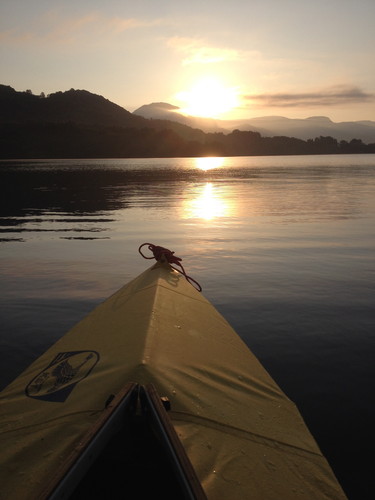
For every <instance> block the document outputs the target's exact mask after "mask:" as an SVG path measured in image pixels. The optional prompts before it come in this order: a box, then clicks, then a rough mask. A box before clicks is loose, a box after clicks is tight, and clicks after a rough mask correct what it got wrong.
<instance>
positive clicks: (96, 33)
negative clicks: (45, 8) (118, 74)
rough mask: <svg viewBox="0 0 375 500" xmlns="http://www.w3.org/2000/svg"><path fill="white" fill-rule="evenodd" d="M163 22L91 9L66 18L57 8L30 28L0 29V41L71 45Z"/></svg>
mask: <svg viewBox="0 0 375 500" xmlns="http://www.w3.org/2000/svg"><path fill="white" fill-rule="evenodd" d="M161 22H162V21H161V20H159V19H153V20H144V19H134V18H121V17H105V16H103V15H101V14H100V13H98V12H91V13H89V14H86V15H84V16H81V17H70V18H69V17H65V18H64V17H63V16H62V15H61V12H60V11H59V10H58V9H56V10H50V11H49V12H47V13H46V14H44V16H42V17H41V18H39V19H38V20H36V21H34V22H32V21H30V23H29V25H28V27H27V28H26V29H23V27H19V28H13V29H8V30H4V31H2V32H0V42H2V43H8V44H14V45H24V44H25V43H27V44H36V45H37V44H50V43H53V44H58V45H67V44H72V43H76V42H82V41H83V40H85V39H90V40H97V39H98V38H99V39H101V40H103V38H104V39H107V38H109V37H113V36H117V35H121V34H122V33H124V32H126V31H129V30H132V29H136V28H143V27H150V26H155V25H159V24H161Z"/></svg>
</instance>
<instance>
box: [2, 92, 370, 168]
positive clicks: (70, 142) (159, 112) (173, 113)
mask: <svg viewBox="0 0 375 500" xmlns="http://www.w3.org/2000/svg"><path fill="white" fill-rule="evenodd" d="M137 111H138V113H142V114H143V115H145V116H140V115H139V114H137V113H130V112H129V111H127V110H126V109H124V108H122V107H121V106H118V105H117V104H114V103H112V102H111V101H109V100H107V99H105V98H104V97H102V96H100V95H95V94H92V93H90V92H88V91H86V90H74V89H71V90H68V91H66V92H56V93H54V94H50V95H48V96H47V97H46V96H45V95H44V94H41V95H40V96H35V95H33V94H32V93H31V91H26V92H17V91H15V90H14V89H13V88H12V87H9V86H5V85H0V158H134V157H138V158H139V157H142V158H146V157H178V156H189V157H191V156H239V155H240V156H249V155H253V156H254V155H285V154H287V155H290V154H338V153H375V140H374V139H375V138H374V137H372V139H371V140H372V141H373V143H372V144H365V143H364V142H363V141H362V138H353V139H352V137H353V136H350V139H349V141H340V142H338V141H337V140H336V139H335V138H334V137H333V135H334V132H333V131H334V130H337V128H335V127H339V126H341V128H342V130H343V131H344V132H347V130H353V129H352V128H349V129H347V130H346V129H345V127H346V125H345V124H334V123H333V122H331V120H329V119H328V118H310V119H308V120H301V121H298V120H287V119H286V118H279V117H275V118H273V117H268V118H259V119H256V120H253V121H252V123H250V124H249V122H246V123H245V124H241V123H238V122H237V123H234V122H230V123H229V122H224V121H221V122H220V121H215V120H210V119H204V118H195V117H186V116H183V115H182V113H180V112H179V108H177V107H176V106H172V105H170V104H167V103H156V104H152V105H147V106H143V107H142V108H139V109H138V110H137ZM178 120H179V121H178ZM296 122H298V123H296ZM224 125H225V126H228V125H231V126H232V128H233V127H235V129H234V130H232V131H231V129H230V128H228V129H225V128H224ZM242 125H243V126H242ZM355 125H356V126H357V129H356V130H357V131H359V130H360V129H359V128H358V126H362V129H361V130H362V131H363V130H367V129H371V130H375V129H374V128H373V122H361V123H360V122H355ZM240 127H241V128H242V130H240ZM272 127H274V128H272ZM293 127H294V128H293ZM309 127H310V128H309ZM202 129H206V132H204V131H203V130H202ZM302 130H303V131H304V133H305V134H307V137H308V138H309V139H308V140H305V139H299V138H296V137H295V136H296V135H297V132H298V133H301V131H302ZM260 132H261V133H260ZM288 133H290V135H292V136H293V135H294V137H288V136H287V135H288ZM342 133H343V132H342ZM341 137H343V136H342V135H341ZM357 137H359V136H358V135H357ZM362 137H363V136H362Z"/></svg>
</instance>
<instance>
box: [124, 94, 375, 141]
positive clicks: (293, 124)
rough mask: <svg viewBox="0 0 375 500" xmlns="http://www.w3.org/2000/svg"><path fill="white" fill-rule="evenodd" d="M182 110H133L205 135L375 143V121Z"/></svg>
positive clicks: (164, 106) (165, 105) (148, 106)
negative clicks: (234, 116) (235, 116)
mask: <svg viewBox="0 0 375 500" xmlns="http://www.w3.org/2000/svg"><path fill="white" fill-rule="evenodd" d="M178 110H179V108H178V107H176V106H172V105H171V104H168V103H151V104H146V105H143V106H141V107H140V108H138V109H136V110H135V111H133V114H135V115H137V116H143V117H145V118H154V119H155V118H163V119H164V120H167V119H169V120H173V121H176V122H179V123H184V124H185V125H188V126H190V127H196V128H200V129H202V130H203V131H205V132H224V133H229V132H231V131H232V130H234V129H238V130H241V131H252V132H259V133H260V134H262V136H264V137H275V136H287V137H295V138H297V139H303V140H308V139H313V138H315V137H320V136H331V137H333V138H334V139H336V140H338V141H342V140H345V141H350V140H351V139H353V138H355V139H360V140H362V141H363V142H365V143H373V142H375V122H374V121H370V120H366V121H365V120H364V121H357V122H339V123H335V122H333V121H332V120H330V119H329V118H327V117H326V116H312V117H309V118H305V119H291V118H285V117H283V116H264V117H259V118H249V119H246V120H213V119H209V118H199V117H194V116H185V115H183V114H181V113H179V111H178Z"/></svg>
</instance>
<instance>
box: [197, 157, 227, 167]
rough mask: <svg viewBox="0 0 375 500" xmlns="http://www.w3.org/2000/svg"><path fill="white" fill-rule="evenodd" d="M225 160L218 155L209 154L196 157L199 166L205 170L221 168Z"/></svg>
mask: <svg viewBox="0 0 375 500" xmlns="http://www.w3.org/2000/svg"><path fill="white" fill-rule="evenodd" d="M224 162H225V158H221V157H218V156H207V157H201V158H196V159H195V163H196V166H197V168H198V169H200V170H204V171H207V170H212V169H213V168H220V167H222V166H223V165H224Z"/></svg>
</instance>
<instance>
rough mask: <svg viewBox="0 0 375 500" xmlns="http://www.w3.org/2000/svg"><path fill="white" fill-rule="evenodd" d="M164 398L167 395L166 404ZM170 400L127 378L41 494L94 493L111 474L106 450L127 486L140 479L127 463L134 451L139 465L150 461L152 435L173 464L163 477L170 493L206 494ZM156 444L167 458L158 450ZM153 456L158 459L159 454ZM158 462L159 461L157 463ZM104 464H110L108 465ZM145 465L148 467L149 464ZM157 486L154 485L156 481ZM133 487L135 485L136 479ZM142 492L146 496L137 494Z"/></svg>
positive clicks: (201, 497) (195, 499) (194, 497)
mask: <svg viewBox="0 0 375 500" xmlns="http://www.w3.org/2000/svg"><path fill="white" fill-rule="evenodd" d="M163 399H164V400H165V401H164V402H165V404H164V405H163V402H162V401H163ZM168 405H169V401H168V400H166V398H161V397H160V396H159V395H158V393H157V391H156V389H155V387H154V386H153V385H151V384H150V385H147V386H141V385H139V384H136V383H129V384H127V385H126V386H125V387H124V388H123V389H122V390H121V391H120V392H119V393H118V394H117V395H116V396H115V397H114V396H110V397H109V398H108V400H107V403H106V406H105V410H104V411H103V412H102V414H101V416H100V417H99V419H98V420H97V421H96V422H95V423H94V424H93V425H92V427H91V428H90V429H89V430H88V431H87V433H86V434H85V436H84V437H83V438H82V439H81V440H80V442H79V443H78V444H77V446H76V447H75V448H74V450H73V451H72V452H71V454H70V455H69V456H68V457H67V458H66V460H65V461H64V462H63V464H62V465H61V467H60V468H59V469H58V470H57V471H56V473H55V474H54V475H53V477H51V478H50V480H49V482H48V483H47V484H46V486H45V488H44V490H43V492H42V495H41V496H40V497H39V498H38V500H40V499H48V500H62V499H64V500H65V499H68V498H72V499H75V498H80V499H81V498H86V494H87V498H91V497H92V494H89V490H90V489H93V491H94V492H95V491H96V489H97V488H98V486H99V487H100V488H102V487H104V489H106V483H105V482H106V481H107V480H108V478H107V474H105V473H104V470H105V469H104V467H103V463H105V461H104V462H103V459H102V457H103V456H104V457H105V456H106V455H107V456H109V457H110V461H109V468H112V465H111V463H114V461H117V466H119V467H120V470H121V479H122V480H123V482H124V484H125V483H126V484H127V488H126V489H127V490H128V488H129V484H133V482H135V483H137V480H139V478H137V477H136V475H134V474H132V472H131V467H129V463H132V462H133V457H134V461H137V462H138V463H139V465H138V466H139V468H140V469H142V468H143V463H142V460H143V459H144V460H145V462H147V460H149V458H150V457H149V456H148V455H149V453H148V450H147V448H148V444H150V449H151V448H152V447H153V450H154V451H153V453H154V454H155V444H152V443H151V441H156V442H157V448H156V457H157V462H159V461H160V463H162V462H163V460H164V462H165V463H166V464H169V465H167V466H165V465H164V467H168V468H169V469H170V473H168V472H167V473H166V476H165V477H166V478H168V479H167V481H168V483H167V484H165V483H163V488H164V486H165V488H167V489H170V492H171V494H172V491H177V492H178V498H181V499H186V500H205V499H207V497H206V495H205V493H204V490H203V488H202V486H201V484H200V482H199V480H198V478H197V476H196V473H195V471H194V468H193V466H192V464H191V462H190V460H189V458H188V456H187V454H186V452H185V449H184V447H183V445H182V443H181V441H180V439H179V438H178V436H177V433H176V431H175V429H174V427H173V424H172V422H171V420H170V418H169V416H168V413H167V409H166V407H168ZM137 436H138V437H137ZM141 441H144V442H145V443H146V450H145V452H140V451H139V450H138V448H139V446H138V443H139V442H141ZM132 442H133V446H134V442H135V443H136V444H135V448H137V449H135V450H134V455H133V454H132V452H131V451H130V450H131V447H132V446H131V443H132ZM111 443H112V445H111ZM113 443H116V444H115V447H113ZM116 447H117V449H116ZM158 449H159V450H160V452H161V454H163V455H164V456H165V458H164V456H163V457H161V456H159V454H158V453H159V452H158V451H157V450H158ZM150 455H151V453H150ZM139 457H141V459H139ZM154 457H155V456H154ZM159 459H160V460H159ZM101 460H102V461H101ZM104 460H105V459H104ZM129 460H130V462H129ZM151 460H154V462H155V459H151ZM154 462H153V463H154ZM158 465H159V464H155V468H157V467H158ZM105 466H107V467H108V465H105ZM144 470H147V466H146V467H145V468H144ZM117 476H118V474H117ZM140 479H141V480H143V481H148V480H149V479H150V478H149V477H148V476H147V473H146V474H145V477H141V478H140ZM108 486H112V485H108ZM154 486H155V487H156V484H155V485H154ZM134 487H135V488H137V486H136V484H134ZM106 493H108V495H107V494H106V498H114V497H112V496H111V495H110V492H109V491H108V492H107V490H106ZM154 493H155V494H157V489H156V490H154ZM82 495H83V496H82ZM162 496H163V498H168V495H164V494H163V493H162ZM116 498H117V497H116ZM138 498H142V497H139V496H138ZM175 498H177V497H175Z"/></svg>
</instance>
